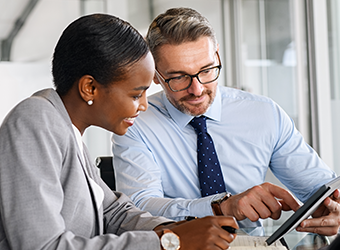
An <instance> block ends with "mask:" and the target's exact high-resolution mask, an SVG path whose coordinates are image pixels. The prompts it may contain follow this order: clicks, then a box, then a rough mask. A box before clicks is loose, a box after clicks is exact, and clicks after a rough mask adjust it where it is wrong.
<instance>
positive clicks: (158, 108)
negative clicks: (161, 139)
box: [139, 91, 169, 119]
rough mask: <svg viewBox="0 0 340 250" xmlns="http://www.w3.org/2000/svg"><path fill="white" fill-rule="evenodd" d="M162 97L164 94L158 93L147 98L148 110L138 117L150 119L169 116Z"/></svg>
mask: <svg viewBox="0 0 340 250" xmlns="http://www.w3.org/2000/svg"><path fill="white" fill-rule="evenodd" d="M163 95H164V92H163V91H160V92H157V93H155V94H153V95H150V96H148V109H147V110H146V111H145V112H142V113H141V114H140V116H139V117H141V118H145V119H151V117H163V116H166V117H167V116H169V113H168V111H167V108H166V106H165V103H164V97H163Z"/></svg>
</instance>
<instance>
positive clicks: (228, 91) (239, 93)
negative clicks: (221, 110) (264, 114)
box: [219, 86, 273, 103]
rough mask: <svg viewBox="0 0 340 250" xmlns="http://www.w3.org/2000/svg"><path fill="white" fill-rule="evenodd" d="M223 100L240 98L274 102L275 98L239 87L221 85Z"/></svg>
mask: <svg viewBox="0 0 340 250" xmlns="http://www.w3.org/2000/svg"><path fill="white" fill-rule="evenodd" d="M219 90H220V92H221V97H222V100H228V99H229V100H230V99H232V100H240V101H251V102H264V103H273V100H272V99H270V98H269V97H266V96H262V95H258V94H254V93H251V92H249V91H244V90H241V89H237V88H231V87H226V86H219Z"/></svg>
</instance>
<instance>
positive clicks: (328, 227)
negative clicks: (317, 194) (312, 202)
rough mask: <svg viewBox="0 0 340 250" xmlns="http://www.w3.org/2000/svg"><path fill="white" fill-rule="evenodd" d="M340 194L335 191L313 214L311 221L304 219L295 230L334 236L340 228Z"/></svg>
mask: <svg viewBox="0 0 340 250" xmlns="http://www.w3.org/2000/svg"><path fill="white" fill-rule="evenodd" d="M339 203H340V192H339V190H338V189H337V190H335V191H334V193H333V194H332V196H331V197H327V198H326V199H325V200H324V202H323V203H322V204H321V205H320V206H319V207H318V209H317V210H316V211H315V212H314V213H313V215H312V216H313V219H306V220H304V221H302V222H301V224H300V226H299V227H297V228H296V230H297V231H299V232H311V233H317V234H321V235H328V236H329V235H335V234H337V233H338V230H339V227H340V204H339Z"/></svg>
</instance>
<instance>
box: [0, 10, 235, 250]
mask: <svg viewBox="0 0 340 250" xmlns="http://www.w3.org/2000/svg"><path fill="white" fill-rule="evenodd" d="M52 73H53V78H54V85H55V88H56V90H54V89H45V90H42V91H39V92H37V93H35V94H34V95H33V96H32V97H30V98H28V99H26V100H24V101H23V102H21V103H20V104H19V105H17V106H16V107H15V108H14V109H13V110H12V111H11V112H10V113H9V115H8V116H7V117H6V119H5V120H4V122H3V124H2V126H1V128H0V138H1V140H0V155H1V161H0V199H1V207H0V216H1V221H0V249H2V250H7V249H25V250H29V249H34V250H37V249H63V250H64V249H82V250H84V249H91V250H95V249H160V248H161V244H160V237H163V239H165V238H166V237H170V238H171V237H175V239H177V238H176V237H179V242H180V245H181V249H226V248H228V246H229V242H231V241H232V240H233V237H234V236H233V235H232V234H229V233H228V232H226V231H224V230H223V229H222V228H221V226H222V225H229V226H232V227H237V224H236V222H235V220H234V219H233V218H231V217H206V218H203V219H198V220H194V221H190V222H180V223H173V222H171V221H169V220H167V219H165V218H162V217H152V216H151V215H150V214H149V213H145V212H142V211H140V210H139V209H137V208H136V207H135V206H134V205H133V203H132V202H131V201H130V200H129V199H128V198H127V197H126V196H125V195H123V194H122V193H119V192H112V191H111V190H110V189H109V188H108V187H107V186H106V185H105V184H104V183H103V181H102V180H101V179H100V177H99V176H98V174H97V170H96V169H95V167H94V166H93V164H92V163H91V162H90V160H89V154H88V152H87V149H86V147H85V146H84V145H83V143H82V141H81V135H82V134H83V133H84V131H85V129H86V128H87V127H89V126H91V125H96V126H99V127H102V128H105V129H107V130H109V131H112V132H114V133H116V134H119V135H123V134H124V133H125V132H126V131H127V129H128V127H129V126H131V125H133V122H134V119H135V118H136V117H137V116H138V114H139V112H140V111H145V110H146V109H147V101H146V94H145V92H146V90H147V89H148V87H149V85H150V83H151V81H152V78H153V75H154V61H153V58H152V56H151V54H150V52H149V50H148V47H147V45H146V43H145V41H144V39H143V37H142V36H141V35H140V34H139V33H138V32H137V31H136V30H135V29H134V28H132V27H131V26H130V25H129V24H128V23H126V22H124V21H122V20H120V19H119V18H116V17H113V16H110V15H103V14H96V15H90V16H85V17H81V18H79V19H78V20H76V21H74V22H73V23H71V24H70V25H69V26H68V27H67V28H66V29H65V31H64V32H63V34H62V36H61V38H60V40H59V41H58V43H57V45H56V48H55V51H54V57H53V63H52ZM168 229H171V230H172V231H168ZM164 244H165V243H163V245H162V247H163V249H173V248H169V247H167V246H166V245H164Z"/></svg>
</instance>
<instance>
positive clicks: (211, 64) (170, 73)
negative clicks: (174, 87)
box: [167, 62, 215, 75]
mask: <svg viewBox="0 0 340 250" xmlns="http://www.w3.org/2000/svg"><path fill="white" fill-rule="evenodd" d="M214 63H215V62H211V63H208V64H207V65H205V66H203V67H201V68H200V69H199V70H198V71H197V72H199V71H201V70H204V69H205V68H208V67H211V66H213V65H214ZM167 74H168V75H173V74H182V75H188V72H185V71H183V70H178V71H175V70H173V71H168V72H167Z"/></svg>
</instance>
